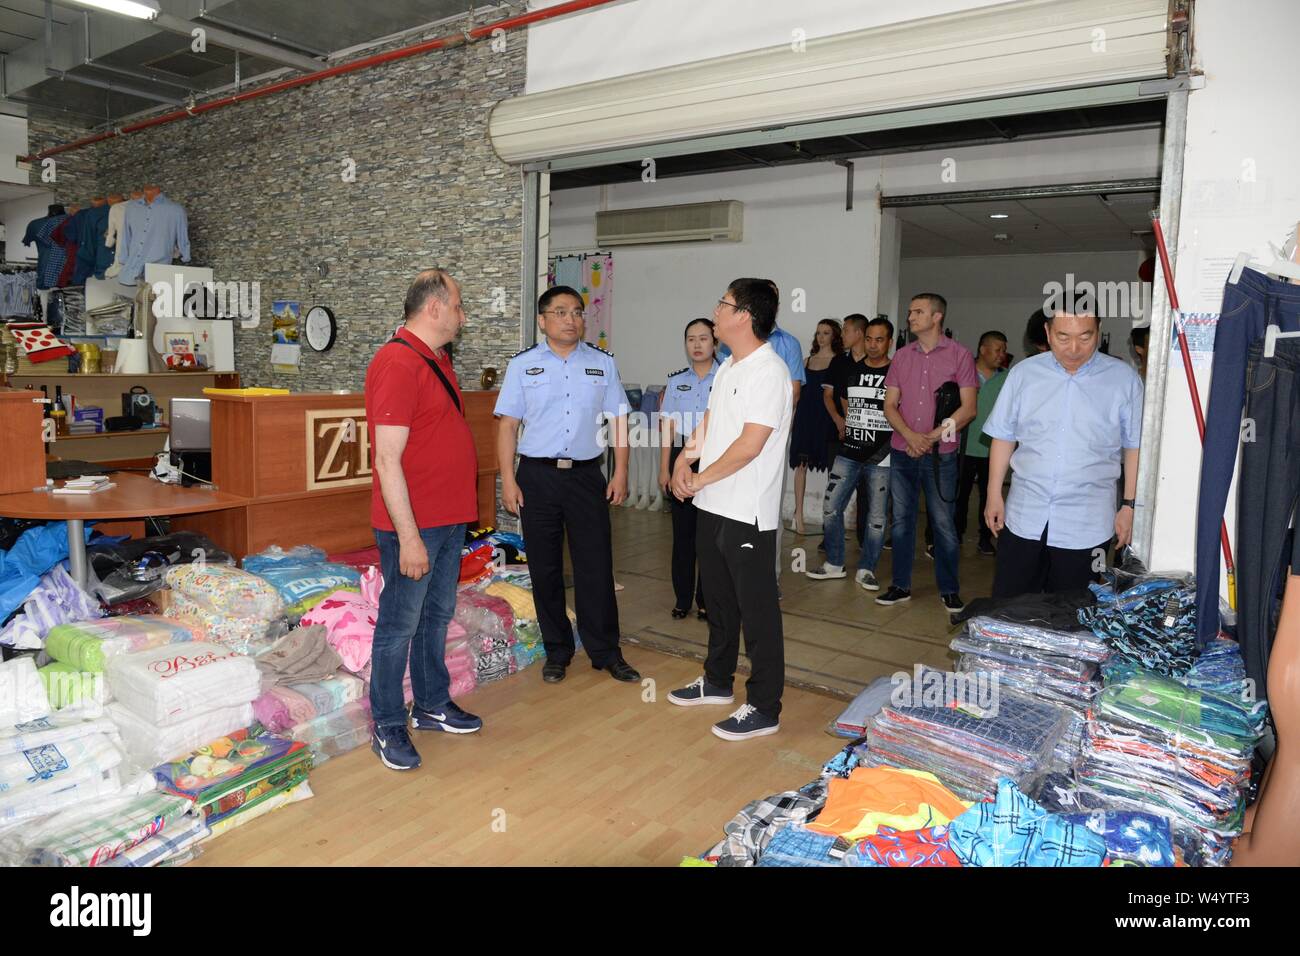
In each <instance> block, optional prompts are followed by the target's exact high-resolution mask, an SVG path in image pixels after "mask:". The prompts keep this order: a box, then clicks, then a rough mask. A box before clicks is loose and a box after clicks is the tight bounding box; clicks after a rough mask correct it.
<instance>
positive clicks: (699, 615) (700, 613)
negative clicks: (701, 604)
mask: <svg viewBox="0 0 1300 956" xmlns="http://www.w3.org/2000/svg"><path fill="white" fill-rule="evenodd" d="M695 616H696V617H697V618H699V619H700V620H701V621H707V620H708V619H709V612H708V611H706V610H705V609H704V608H700V609H699V610H698V611H696V612H695Z"/></svg>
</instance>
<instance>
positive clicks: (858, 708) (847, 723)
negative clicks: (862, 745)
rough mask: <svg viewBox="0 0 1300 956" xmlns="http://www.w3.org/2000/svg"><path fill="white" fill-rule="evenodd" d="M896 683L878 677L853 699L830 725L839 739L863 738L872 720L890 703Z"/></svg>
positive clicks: (831, 730)
mask: <svg viewBox="0 0 1300 956" xmlns="http://www.w3.org/2000/svg"><path fill="white" fill-rule="evenodd" d="M893 690H894V683H893V680H892V679H891V678H889V677H877V678H876V679H875V680H874V681H872V682H871V683H870V684H868V685H867V686H866V687H864V688H863V689H862V691H861V692H859V694H858V696H857V697H854V698H853V701H852V703H850V704H849V706H848V707H846V708H844V711H843V712H842V713H841V714H840V715H839V717H837V718H836V719H835V722H834V723H832V724H831V725H830V732H831V733H833V734H835V736H837V737H861V736H862V735H863V734H865V733H866V732H867V725H868V724H869V723H870V722H871V718H872V717H875V716H876V714H878V713H880V711H881V710H882V709H884V707H885V706H886V705H887V704H888V703H889V698H890V695H891V694H892V693H893Z"/></svg>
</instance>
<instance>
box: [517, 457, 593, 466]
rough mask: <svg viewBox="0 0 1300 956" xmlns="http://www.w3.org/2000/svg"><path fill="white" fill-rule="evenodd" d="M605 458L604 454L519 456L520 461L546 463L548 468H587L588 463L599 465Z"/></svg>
mask: <svg viewBox="0 0 1300 956" xmlns="http://www.w3.org/2000/svg"><path fill="white" fill-rule="evenodd" d="M604 460H605V456H604V455H597V456H596V457H595V458H587V459H585V460H583V459H581V458H530V457H529V456H527V455H520V456H519V463H520V464H523V463H524V462H536V463H537V464H539V465H545V466H546V467H548V468H562V469H569V468H585V467H587V466H588V465H599V464H600V463H601V462H602V461H604Z"/></svg>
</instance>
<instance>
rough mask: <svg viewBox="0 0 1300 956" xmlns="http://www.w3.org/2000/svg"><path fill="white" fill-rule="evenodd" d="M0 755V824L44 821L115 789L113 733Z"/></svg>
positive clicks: (117, 758)
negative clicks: (67, 807) (47, 816)
mask: <svg viewBox="0 0 1300 956" xmlns="http://www.w3.org/2000/svg"><path fill="white" fill-rule="evenodd" d="M103 724H106V725H107V729H108V731H109V732H107V733H105V732H102V731H101V732H97V733H90V734H84V735H80V736H76V737H68V738H66V739H63V740H60V741H57V742H49V743H44V744H41V745H39V746H35V747H30V748H28V749H26V750H18V751H11V752H9V753H0V825H3V824H6V823H10V822H16V821H20V820H26V819H31V818H32V817H38V816H44V815H45V814H47V813H51V812H54V811H57V810H59V809H62V808H63V807H65V806H68V805H71V804H73V803H77V802H81V801H82V800H85V799H88V798H92V797H96V796H102V795H104V794H106V793H114V792H116V791H117V790H119V789H120V788H121V781H120V779H119V777H118V771H117V768H118V767H119V766H120V765H121V763H122V751H121V749H119V747H118V744H119V743H120V740H119V738H118V736H117V730H116V728H114V727H113V726H112V722H111V721H103Z"/></svg>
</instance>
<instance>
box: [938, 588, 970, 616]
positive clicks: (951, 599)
mask: <svg viewBox="0 0 1300 956" xmlns="http://www.w3.org/2000/svg"><path fill="white" fill-rule="evenodd" d="M943 606H944V607H946V608H947V609H948V613H949V614H960V613H961V612H962V611H964V610H966V605H965V604H963V603H962V600H961V595H960V594H957V593H955V592H954V593H952V594H945V595H943Z"/></svg>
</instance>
